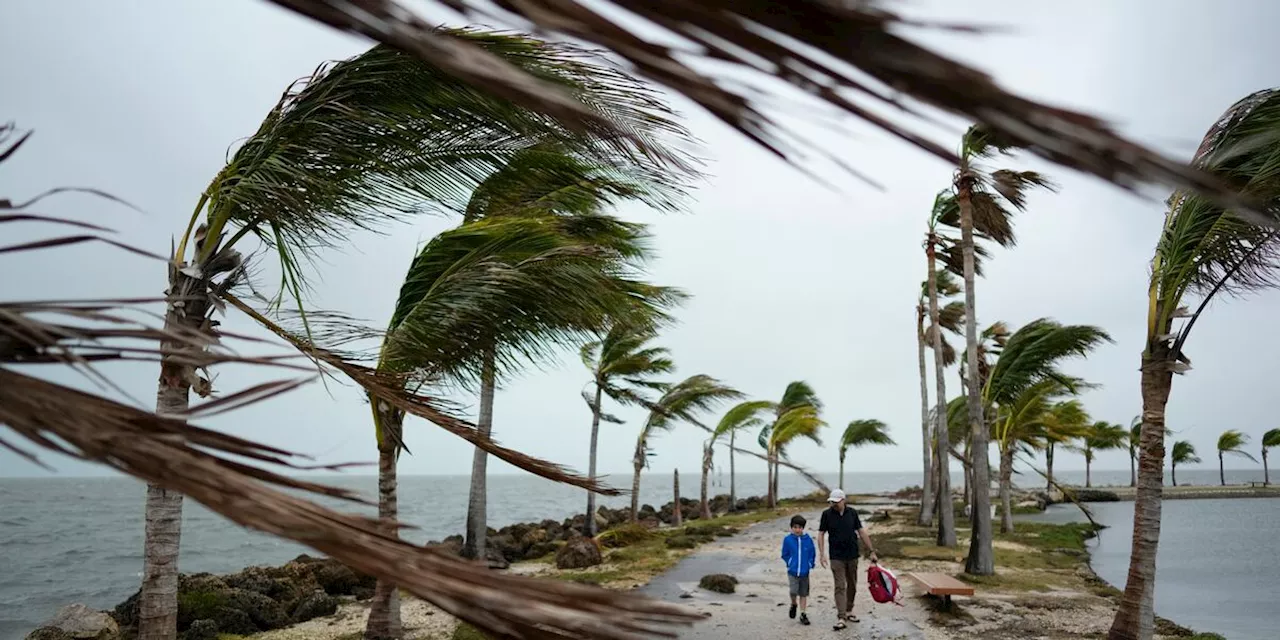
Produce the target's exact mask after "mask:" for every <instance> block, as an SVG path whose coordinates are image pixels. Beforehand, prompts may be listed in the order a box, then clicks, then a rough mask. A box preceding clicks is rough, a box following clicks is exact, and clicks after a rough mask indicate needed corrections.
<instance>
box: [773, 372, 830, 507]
mask: <svg viewBox="0 0 1280 640" xmlns="http://www.w3.org/2000/svg"><path fill="white" fill-rule="evenodd" d="M802 409H803V410H804V411H799V410H802ZM793 411H797V413H796V414H795V415H794V416H792V417H791V419H792V420H793V421H800V422H804V421H806V420H807V421H811V422H812V421H816V422H818V423H821V425H819V426H825V424H826V423H824V422H822V421H821V418H820V414H821V413H822V401H821V400H819V399H818V394H817V393H816V392H815V391H814V390H813V387H811V386H809V383H807V382H805V381H803V380H796V381H794V382H792V383H790V384H788V385H787V388H786V389H784V390H783V392H782V398H781V400H779V401H778V402H777V403H774V405H773V419H772V420H771V421H770V422H769V423H768V424H766V425H765V426H764V427H763V428H762V429H761V430H760V435H759V437H758V438H757V441H758V442H759V444H760V448H762V449H764V450H765V457H766V458H767V460H766V462H765V466H766V467H767V468H768V474H767V482H768V486H767V491H766V493H767V495H768V504H769V507H770V508H774V507H776V506H777V505H778V475H779V474H778V467H779V457H780V455H781V453H782V450H783V449H784V448H785V444H786V443H788V442H790V441H791V440H792V439H794V438H795V437H796V436H797V434H798V435H805V434H803V433H800V431H805V429H808V428H809V427H805V428H804V429H800V430H799V431H797V432H796V434H791V435H787V437H785V438H777V437H775V436H774V434H773V432H774V431H775V430H776V429H777V428H778V426H779V425H780V424H782V421H783V418H784V417H786V416H787V414H789V413H791V412H793ZM811 426H812V425H811ZM817 428H818V426H812V429H813V433H815V434H816V433H817V431H816V429H817ZM791 429H792V430H793V431H795V430H796V429H797V427H795V426H792V427H791ZM779 444H780V445H782V446H775V445H779Z"/></svg>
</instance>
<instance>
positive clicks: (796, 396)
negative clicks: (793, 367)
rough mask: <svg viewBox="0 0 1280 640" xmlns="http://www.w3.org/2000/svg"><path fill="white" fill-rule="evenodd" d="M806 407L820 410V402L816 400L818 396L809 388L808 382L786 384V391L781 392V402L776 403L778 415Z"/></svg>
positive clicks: (798, 381) (797, 381)
mask: <svg viewBox="0 0 1280 640" xmlns="http://www.w3.org/2000/svg"><path fill="white" fill-rule="evenodd" d="M806 405H807V406H812V407H814V409H816V410H818V411H821V410H822V401H821V400H819V399H818V394H817V392H816V391H814V390H813V387H811V386H809V383H808V382H805V381H803V380H796V381H795V382H792V383H791V384H788V385H787V388H786V390H785V391H783V392H782V400H781V401H780V402H778V408H777V411H778V415H782V414H784V413H786V412H787V411H790V410H791V409H795V408H797V407H801V406H806Z"/></svg>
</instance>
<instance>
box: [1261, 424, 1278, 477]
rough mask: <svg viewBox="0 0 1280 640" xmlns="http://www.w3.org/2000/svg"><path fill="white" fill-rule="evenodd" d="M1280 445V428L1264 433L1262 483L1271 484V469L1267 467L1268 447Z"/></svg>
mask: <svg viewBox="0 0 1280 640" xmlns="http://www.w3.org/2000/svg"><path fill="white" fill-rule="evenodd" d="M1271 447H1280V429H1272V430H1270V431H1268V432H1266V433H1264V434H1262V484H1263V486H1270V484H1271V471H1270V470H1268V469H1267V449H1270V448H1271Z"/></svg>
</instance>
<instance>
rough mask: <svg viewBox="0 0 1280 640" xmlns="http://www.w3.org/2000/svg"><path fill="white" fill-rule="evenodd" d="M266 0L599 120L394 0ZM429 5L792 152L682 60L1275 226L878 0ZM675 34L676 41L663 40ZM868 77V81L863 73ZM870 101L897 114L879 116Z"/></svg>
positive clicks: (757, 114) (490, 87) (1255, 206)
mask: <svg viewBox="0 0 1280 640" xmlns="http://www.w3.org/2000/svg"><path fill="white" fill-rule="evenodd" d="M271 1H272V2H274V3H276V4H279V5H281V6H284V7H287V8H289V9H292V10H294V11H297V12H299V13H301V14H303V15H307V16H310V17H312V18H315V19H317V20H319V21H321V22H324V23H326V24H329V25H331V26H334V27H336V28H339V29H343V30H346V31H352V32H356V33H361V34H364V35H366V36H369V37H371V38H373V39H375V40H379V41H381V42H385V43H387V44H390V45H392V46H395V47H398V48H400V49H402V50H405V51H408V52H411V53H413V54H416V55H418V56H419V57H421V58H422V59H424V60H426V61H428V62H430V63H432V64H434V65H437V66H438V67H439V68H441V69H443V70H444V71H446V72H447V73H449V74H451V75H453V76H455V77H457V78H460V79H462V80H464V81H466V82H467V83H469V84H471V85H473V86H476V87H478V88H481V89H484V90H487V91H490V92H492V93H494V94H496V95H500V96H502V97H505V98H507V99H510V100H513V101H515V102H517V103H520V104H523V105H525V106H528V107H530V108H535V109H538V110H541V111H543V112H545V113H547V114H549V115H551V116H553V117H556V118H559V119H561V120H562V121H564V122H566V123H569V124H571V125H577V126H579V127H585V126H588V125H590V126H600V125H601V124H602V122H601V119H600V117H599V115H598V114H596V113H594V112H593V111H592V110H591V109H590V108H588V107H587V106H586V105H583V104H581V103H577V102H575V101H574V100H573V99H572V98H571V97H569V96H568V95H567V94H566V93H565V92H564V91H563V90H561V89H558V88H556V87H553V86H551V85H549V84H548V83H546V82H541V81H539V80H536V79H534V78H533V77H531V76H529V75H528V74H525V73H522V72H521V71H519V70H518V69H516V68H515V67H514V66H512V65H511V64H509V63H507V62H504V61H502V60H501V59H499V58H497V57H496V56H493V55H491V54H488V53H486V52H484V51H482V50H480V49H479V48H478V47H476V46H474V45H472V44H469V43H467V42H464V41H462V40H460V39H458V38H455V37H452V36H450V35H448V34H447V33H444V32H442V31H440V30H438V29H436V28H434V27H433V26H431V24H429V23H428V22H427V21H425V20H423V19H422V18H421V17H419V16H418V15H417V14H416V13H414V12H413V11H411V10H410V9H408V8H407V7H406V6H405V5H403V4H401V3H400V2H397V1H396V0H271ZM433 4H434V5H436V6H444V7H447V8H449V9H452V10H455V11H458V12H459V13H462V14H463V15H465V16H467V17H468V18H470V19H475V20H479V21H483V22H493V21H496V22H499V23H502V22H506V23H519V22H521V21H523V22H525V23H526V24H527V25H528V26H530V27H532V28H535V29H538V30H545V31H548V32H551V33H554V34H557V35H559V36H565V37H569V38H574V39H578V40H582V41H586V42H590V43H593V44H595V45H598V46H601V47H603V48H605V49H608V50H610V51H612V52H613V53H615V54H617V55H618V56H620V57H621V58H622V59H624V60H626V61H627V62H628V63H629V64H630V65H631V67H632V68H634V69H635V70H636V71H637V72H638V73H640V74H641V75H644V76H647V77H648V78H650V79H651V80H655V81H657V82H659V83H661V84H663V85H665V86H667V87H669V88H671V89H673V90H675V91H677V92H679V93H681V94H684V95H685V96H686V97H688V98H690V99H691V100H693V101H694V102H696V103H697V104H699V105H701V106H702V107H703V108H705V109H707V110H708V111H710V112H711V113H712V114H713V115H715V116H716V117H717V118H719V119H720V120H722V121H724V122H725V123H727V124H728V125H729V126H731V127H733V128H734V129H736V130H738V131H739V132H741V133H743V134H744V135H746V136H748V137H749V138H751V139H752V140H754V141H756V142H757V143H759V144H761V145H762V146H764V147H765V148H767V149H770V150H771V151H773V152H774V153H777V154H779V155H781V156H783V157H788V158H789V159H794V155H795V154H794V152H793V150H792V149H790V148H789V146H790V144H791V143H792V142H793V141H798V140H799V138H798V136H796V135H795V134H793V133H792V132H789V131H787V130H786V129H785V128H783V127H781V126H779V125H778V124H777V123H776V122H774V121H773V119H772V118H771V117H770V116H769V115H768V114H767V113H766V110H768V108H767V107H766V106H764V105H763V104H761V102H760V101H759V99H757V98H753V97H752V96H754V95H756V93H755V92H756V91H757V89H756V88H755V87H752V86H744V85H743V84H741V83H726V82H720V81H719V80H720V78H718V77H715V76H713V75H710V74H707V73H704V72H702V71H699V70H698V69H697V68H695V66H694V65H691V64H689V63H687V62H686V60H687V59H689V58H701V59H703V60H704V61H705V60H710V61H714V62H716V63H718V65H720V66H728V67H732V68H735V69H738V70H743V71H748V72H750V73H751V74H753V75H755V76H757V77H766V78H772V79H776V80H781V81H783V82H785V83H788V84H790V85H791V86H793V87H795V88H797V89H800V90H801V91H804V92H806V93H808V94H810V95H812V96H814V97H816V98H817V99H819V100H822V101H824V102H825V103H826V104H828V105H830V106H832V107H833V108H835V109H836V110H838V111H840V112H843V113H845V114H848V115H852V116H854V117H855V118H857V119H860V120H863V121H865V122H868V123H870V124H872V125H874V126H876V127H879V128H881V129H883V130H885V131H887V132H889V133H891V134H893V135H895V136H897V137H899V138H901V139H902V140H904V141H906V142H907V143H909V144H912V145H914V146H916V147H919V148H921V149H923V150H925V151H927V152H929V153H932V154H934V155H936V156H939V157H941V158H944V159H946V160H947V161H949V162H955V160H956V158H955V156H954V154H953V153H952V152H951V151H950V150H949V149H948V148H947V147H948V145H943V144H939V143H938V142H937V141H935V140H932V139H930V138H929V137H926V135H925V134H924V133H923V132H922V131H921V130H920V126H919V125H920V124H921V123H923V122H925V121H926V120H925V117H923V116H921V115H919V114H918V113H917V112H916V110H915V109H914V108H913V105H912V104H910V103H905V102H903V101H902V100H900V99H899V98H898V96H899V95H905V96H908V97H910V98H912V99H914V100H917V101H919V102H920V103H923V104H926V105H930V106H931V107H934V108H937V109H940V110H942V111H944V112H949V113H953V114H957V115H960V116H962V117H965V118H967V119H970V120H973V121H976V122H979V123H983V124H985V125H987V126H988V127H989V128H991V129H992V130H993V135H998V136H999V137H1000V139H1001V140H1003V141H1005V142H1006V143H1009V144H1014V145H1017V146H1019V147H1023V148H1026V149H1028V150H1030V151H1031V152H1032V153H1035V154H1036V155H1039V156H1041V157H1043V158H1045V159H1048V160H1050V161H1052V162H1055V163H1058V164H1061V165H1064V166H1067V167H1071V168H1074V169H1076V170H1079V171H1082V172H1085V173H1089V174H1092V175H1095V176H1098V177H1100V178H1102V179H1104V180H1107V181H1109V182H1112V183H1115V184H1117V185H1120V186H1122V187H1125V188H1134V187H1136V186H1138V185H1140V184H1143V183H1152V182H1155V183H1161V184H1164V185H1168V186H1177V187H1183V188H1187V189H1190V190H1192V191H1196V192H1200V193H1202V194H1204V195H1206V196H1209V197H1210V198H1213V199H1214V200H1216V201H1217V202H1219V203H1220V204H1224V205H1231V206H1233V207H1235V208H1238V209H1240V208H1243V209H1242V210H1241V215H1242V216H1248V217H1249V219H1250V221H1251V222H1253V223H1255V224H1266V225H1268V226H1276V225H1277V222H1276V220H1275V217H1274V216H1272V215H1269V214H1268V213H1266V212H1265V211H1264V208H1263V206H1262V203H1256V202H1252V201H1249V202H1244V201H1243V200H1242V196H1241V195H1240V194H1239V193H1238V192H1237V191H1236V190H1234V189H1232V188H1231V187H1230V186H1229V185H1227V184H1226V183H1224V182H1223V181H1221V180H1219V179H1217V178H1215V177H1213V176H1212V175H1210V174H1209V173H1207V172H1204V171H1201V170H1198V169H1193V168H1191V167H1189V166H1188V165H1187V164H1185V163H1183V162H1177V161H1174V160H1171V159H1169V158H1166V157H1164V156H1161V155H1160V154H1158V153H1156V152H1154V151H1151V150H1150V149H1147V148H1145V147H1143V146H1141V145H1139V144H1136V143H1134V142H1131V141H1129V140H1127V139H1125V138H1122V137H1121V136H1120V135H1119V134H1117V133H1116V132H1115V131H1114V130H1113V129H1112V128H1111V126H1110V125H1108V124H1107V123H1105V122H1103V121H1102V120H1100V119H1098V118H1095V117H1093V116H1089V115H1087V114H1083V113H1079V112H1074V111H1069V110H1066V109H1060V108H1056V107H1052V106H1049V105H1046V104H1042V103H1039V102H1035V101H1033V100H1029V99H1026V98H1023V97H1020V96H1018V95H1016V94H1013V93H1011V92H1009V91H1008V90H1006V89H1005V88H1003V87H1001V86H1000V85H998V84H997V83H996V82H995V81H994V80H993V79H992V78H991V77H989V76H988V75H987V74H985V73H983V72H981V71H979V70H977V69H975V68H973V67H970V66H968V65H965V64H963V63H960V62H957V61H955V60H953V59H950V58H948V57H946V56H943V55H940V54H938V53H935V52H934V51H931V50H929V49H927V48H925V47H923V46H921V45H919V44H916V43H914V42H912V41H911V40H908V39H906V38H904V37H902V36H900V35H897V34H896V33H895V30H896V29H897V28H898V27H900V26H904V25H912V24H918V23H914V22H912V21H910V20H907V19H904V18H903V17H901V16H898V15H896V14H894V13H891V12H888V11H884V10H881V9H878V8H876V7H875V6H874V5H876V4H877V3H875V2H869V1H868V2H858V3H840V2H834V1H832V0H791V1H790V2H787V3H786V10H785V11H783V10H779V7H780V6H781V5H780V4H779V3H778V2H776V0H701V1H699V2H690V1H689V0H606V3H605V4H606V5H607V6H605V7H600V8H601V9H608V11H607V14H606V13H605V12H602V11H598V10H597V9H596V8H593V5H594V4H595V3H584V2H582V1H581V0H520V1H519V2H516V1H514V0H436V2H435V3H433ZM620 14H627V15H626V18H625V21H618V20H615V19H614V18H613V17H611V16H617V15H620ZM646 23H647V24H646ZM641 24H643V25H644V27H645V29H644V31H645V32H646V33H650V34H653V33H654V29H653V27H654V26H656V27H658V31H659V32H660V33H658V34H656V35H657V37H653V38H650V37H646V36H642V35H640V33H641V32H640V31H638V30H633V29H632V28H631V26H630V25H641ZM819 26H820V27H819ZM925 26H927V27H932V28H940V26H939V25H925ZM943 28H950V29H959V30H968V31H976V29H973V28H969V27H963V26H961V27H943ZM672 36H675V37H677V38H678V39H679V40H681V41H682V45H680V46H672V45H670V44H666V43H667V42H670V40H671V37H672ZM828 61H830V62H832V63H834V64H831V63H829V62H828ZM699 66H701V65H699ZM864 76H869V77H870V78H871V79H873V82H872V83H868V82H866V81H864V80H863V79H862V78H863V77H864ZM879 110H887V111H891V112H894V113H896V114H897V115H896V116H895V117H886V116H882V115H880V114H879V113H877V111H879Z"/></svg>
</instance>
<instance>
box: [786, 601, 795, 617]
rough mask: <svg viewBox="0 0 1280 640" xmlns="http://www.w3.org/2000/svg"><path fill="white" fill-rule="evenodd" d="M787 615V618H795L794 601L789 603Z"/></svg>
mask: <svg viewBox="0 0 1280 640" xmlns="http://www.w3.org/2000/svg"><path fill="white" fill-rule="evenodd" d="M787 617H788V618H791V619H792V620H795V619H796V605H795V603H792V604H791V610H790V611H787Z"/></svg>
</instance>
